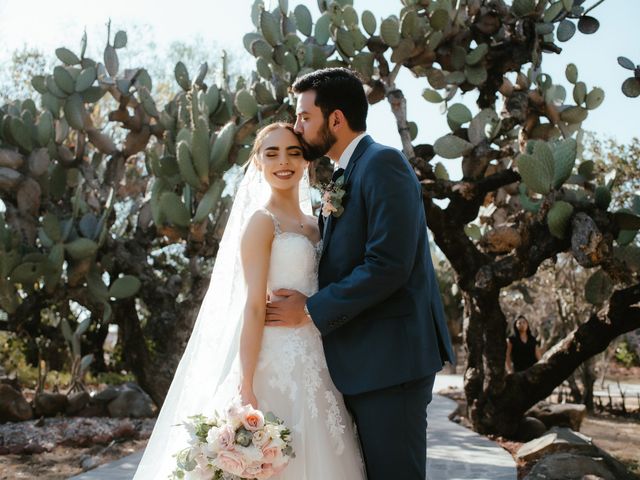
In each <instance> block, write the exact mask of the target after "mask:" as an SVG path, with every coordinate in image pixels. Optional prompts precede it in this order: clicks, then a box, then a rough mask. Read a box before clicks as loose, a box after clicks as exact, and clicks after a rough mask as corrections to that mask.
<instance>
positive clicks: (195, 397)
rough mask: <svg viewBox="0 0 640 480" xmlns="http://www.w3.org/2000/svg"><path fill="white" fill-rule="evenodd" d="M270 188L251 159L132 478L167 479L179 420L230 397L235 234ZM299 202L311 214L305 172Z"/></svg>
mask: <svg viewBox="0 0 640 480" xmlns="http://www.w3.org/2000/svg"><path fill="white" fill-rule="evenodd" d="M270 193H271V189H270V187H269V184H268V183H267V182H266V181H265V180H264V179H263V178H262V173H261V172H260V171H258V169H257V168H256V167H255V165H254V164H253V162H250V165H249V168H248V170H247V172H246V173H245V175H244V177H243V178H242V181H241V183H240V186H239V187H238V190H237V192H236V195H235V200H234V202H233V207H232V209H231V214H230V216H229V220H228V222H227V226H226V228H225V231H224V235H223V237H222V240H221V242H220V248H219V250H218V255H217V257H216V261H215V265H214V267H213V272H212V274H211V281H210V283H209V288H208V290H207V293H206V295H205V297H204V300H203V302H202V306H201V307H200V311H199V313H198V317H197V319H196V322H195V325H194V327H193V331H192V333H191V337H190V338H189V342H188V344H187V347H186V349H185V351H184V353H183V356H182V359H181V360H180V364H179V365H178V368H177V370H176V373H175V375H174V378H173V381H172V382H171V387H170V388H169V392H168V394H167V397H166V399H165V401H164V404H163V406H162V409H161V411H160V414H159V415H158V419H157V420H156V424H155V427H154V429H153V433H152V435H151V438H150V439H149V443H148V444H147V447H146V449H145V452H144V455H143V457H142V460H141V462H140V464H139V466H138V470H137V471H136V474H135V476H134V480H160V479H166V478H167V477H168V476H169V475H170V474H171V473H172V472H173V471H174V470H175V468H176V459H175V458H174V457H173V455H174V454H175V453H177V452H178V451H180V450H182V449H183V448H185V447H186V446H187V442H188V440H189V438H190V435H189V433H188V432H187V430H186V429H185V427H184V426H182V425H181V423H182V422H184V421H185V420H187V417H189V416H192V415H197V414H204V415H210V414H213V412H214V410H215V409H216V408H217V409H218V410H220V409H221V408H224V407H225V406H226V405H224V403H225V402H227V401H229V400H230V397H229V396H228V393H229V392H222V391H221V390H222V389H224V388H228V386H224V381H225V379H226V378H227V376H228V374H229V372H230V371H231V367H232V364H233V363H234V360H235V358H236V356H237V353H238V349H239V340H240V331H241V327H242V312H243V309H244V303H245V298H246V286H245V282H244V275H243V273H242V265H241V262H240V239H241V237H242V232H243V231H244V227H245V225H246V223H247V221H248V220H249V218H251V215H253V213H254V212H255V211H256V210H258V209H259V208H261V207H263V206H264V205H265V204H266V202H267V200H268V198H269V195H270ZM300 206H301V208H302V211H303V212H304V213H305V214H308V215H310V214H311V198H310V188H309V177H308V175H307V173H306V171H305V176H304V178H303V179H302V181H301V182H300Z"/></svg>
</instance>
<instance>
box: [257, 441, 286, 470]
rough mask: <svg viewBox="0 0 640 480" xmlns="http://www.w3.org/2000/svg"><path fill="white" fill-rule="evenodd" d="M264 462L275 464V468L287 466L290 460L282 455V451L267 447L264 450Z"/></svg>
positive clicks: (277, 448)
mask: <svg viewBox="0 0 640 480" xmlns="http://www.w3.org/2000/svg"><path fill="white" fill-rule="evenodd" d="M262 455H263V462H265V463H271V464H273V466H274V468H275V467H279V466H281V465H283V464H284V465H286V464H287V463H288V462H289V459H288V458H287V457H285V456H284V455H283V454H282V449H281V448H279V447H274V446H267V447H265V448H263V449H262Z"/></svg>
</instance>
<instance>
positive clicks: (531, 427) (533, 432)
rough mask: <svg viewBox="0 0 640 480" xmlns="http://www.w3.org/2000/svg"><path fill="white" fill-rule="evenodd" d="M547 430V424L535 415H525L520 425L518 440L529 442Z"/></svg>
mask: <svg viewBox="0 0 640 480" xmlns="http://www.w3.org/2000/svg"><path fill="white" fill-rule="evenodd" d="M546 431H547V426H546V425H545V424H544V423H542V422H541V421H540V420H538V419H537V418H534V417H524V418H523V419H522V420H521V421H520V424H519V425H518V430H517V431H516V440H518V441H520V442H528V441H530V440H533V439H534V438H539V437H541V436H543V435H544V434H545V433H546Z"/></svg>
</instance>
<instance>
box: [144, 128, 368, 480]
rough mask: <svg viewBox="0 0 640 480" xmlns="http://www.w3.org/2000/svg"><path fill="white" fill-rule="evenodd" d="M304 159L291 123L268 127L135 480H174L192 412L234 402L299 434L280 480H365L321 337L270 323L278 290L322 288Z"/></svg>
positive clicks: (309, 329) (309, 328) (307, 326)
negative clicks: (268, 414) (277, 419)
mask: <svg viewBox="0 0 640 480" xmlns="http://www.w3.org/2000/svg"><path fill="white" fill-rule="evenodd" d="M308 166H309V163H308V162H307V160H305V158H304V157H303V150H302V147H301V144H300V142H299V140H298V137H297V136H296V135H295V134H294V132H293V126H292V125H290V124H287V123H274V124H271V125H268V126H267V127H265V128H263V129H262V130H261V131H260V132H259V133H258V135H257V138H256V141H255V143H254V146H253V150H252V154H251V160H250V164H249V168H248V171H247V173H246V174H245V176H244V178H243V180H242V183H241V185H240V187H239V189H238V192H237V194H236V197H235V201H234V204H233V208H232V211H231V215H230V217H229V221H228V223H227V227H226V229H225V233H224V236H223V239H222V241H221V244H220V249H219V252H218V256H217V258H216V264H215V267H214V270H213V273H212V276H211V283H210V286H209V290H208V291H207V294H206V295H205V299H204V301H203V303H202V306H201V309H200V312H199V314H198V318H197V320H196V323H195V326H194V329H193V332H192V334H191V337H190V339H189V343H188V345H187V348H186V350H185V353H184V354H183V357H182V359H181V361H180V364H179V365H178V368H177V370H176V374H175V376H174V379H173V381H172V383H171V387H170V389H169V392H168V394H167V397H166V399H165V403H164V405H163V406H162V409H161V411H160V414H159V415H158V420H157V421H156V425H155V427H154V430H153V433H152V435H151V438H150V439H149V443H148V445H147V448H146V450H145V453H144V456H143V457H142V460H141V462H140V465H139V466H138V469H137V471H136V474H135V477H134V480H156V479H161V478H167V477H169V476H170V475H171V473H172V472H173V471H174V470H175V467H176V460H175V458H174V457H173V456H172V455H173V454H175V453H176V452H178V451H180V450H181V449H182V448H184V447H185V446H186V444H187V441H188V438H189V436H188V432H186V430H185V428H184V427H183V426H182V425H180V423H181V422H182V421H185V420H186V419H187V417H188V416H191V415H196V414H200V413H202V414H205V415H208V414H212V413H213V412H214V410H216V409H217V410H218V411H223V410H224V409H225V408H226V406H227V405H228V404H229V403H230V402H231V401H232V400H233V399H239V400H240V401H241V402H242V404H248V403H250V404H252V405H253V406H254V407H255V408H259V409H260V410H262V411H264V412H267V411H272V412H273V413H274V414H276V415H277V416H278V417H280V418H282V419H283V420H284V421H285V423H286V425H287V426H288V427H289V428H290V429H291V431H292V438H293V449H294V451H295V458H293V459H292V460H291V461H290V462H289V465H288V466H287V468H286V469H285V470H284V471H283V472H282V473H280V474H279V475H277V476H275V477H272V478H274V480H275V479H277V480H324V479H333V480H358V479H364V478H365V473H364V466H363V463H362V456H361V452H360V447H359V444H358V441H357V437H356V433H355V431H354V426H353V422H352V420H351V418H350V416H349V414H348V412H347V410H346V407H345V405H344V402H343V399H342V396H341V394H340V393H339V392H338V390H337V389H336V387H335V386H334V385H333V383H332V381H331V378H330V376H329V372H328V370H327V364H326V360H325V358H324V352H323V349H322V341H321V338H320V333H319V332H318V330H317V329H316V327H315V325H314V324H313V322H311V320H310V319H307V321H306V322H304V323H303V324H302V326H300V327H297V328H283V327H276V326H269V324H268V323H267V324H266V325H265V321H264V319H265V312H266V299H267V298H268V297H269V296H271V298H272V299H273V298H274V297H273V296H272V295H271V292H273V291H276V290H278V289H282V288H286V289H295V290H298V291H300V292H302V293H304V294H305V295H307V296H310V295H312V294H313V293H315V292H316V291H317V289H318V285H317V284H318V280H317V267H318V261H319V255H320V252H321V240H320V233H319V230H318V227H317V222H316V219H315V218H314V217H312V216H310V215H307V214H305V213H304V212H305V211H306V212H307V213H310V211H311V206H310V200H309V186H308V176H307V173H308V172H307V171H308Z"/></svg>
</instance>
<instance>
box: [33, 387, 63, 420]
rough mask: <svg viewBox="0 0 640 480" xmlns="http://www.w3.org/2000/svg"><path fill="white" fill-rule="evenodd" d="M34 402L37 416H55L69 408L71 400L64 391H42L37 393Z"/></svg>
mask: <svg viewBox="0 0 640 480" xmlns="http://www.w3.org/2000/svg"><path fill="white" fill-rule="evenodd" d="M33 403H34V411H35V414H36V416H38V417H39V416H42V415H44V416H45V417H54V416H56V415H57V414H58V413H63V412H64V411H65V410H66V409H67V404H68V403H69V400H68V399H67V396H66V395H64V394H62V393H49V392H42V393H39V394H37V395H36V397H35V399H34V401H33Z"/></svg>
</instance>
